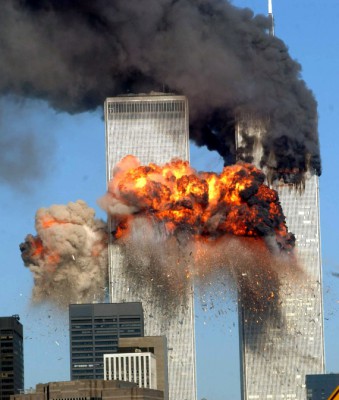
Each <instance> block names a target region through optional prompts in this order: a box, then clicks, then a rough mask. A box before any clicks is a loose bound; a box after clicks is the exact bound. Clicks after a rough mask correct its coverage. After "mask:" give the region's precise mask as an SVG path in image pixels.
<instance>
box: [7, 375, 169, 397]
mask: <svg viewBox="0 0 339 400" xmlns="http://www.w3.org/2000/svg"><path fill="white" fill-rule="evenodd" d="M93 399H95V400H121V399H124V400H163V399H164V395H163V392H162V391H160V390H153V389H146V388H139V387H138V386H137V385H136V384H135V383H131V382H120V381H104V380H101V379H82V380H78V381H67V382H49V383H45V384H41V383H40V384H38V385H36V390H35V392H34V393H27V394H18V395H12V396H11V399H10V400H93Z"/></svg>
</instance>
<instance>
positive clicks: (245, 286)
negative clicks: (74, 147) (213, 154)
mask: <svg viewBox="0 0 339 400" xmlns="http://www.w3.org/2000/svg"><path fill="white" fill-rule="evenodd" d="M131 165H133V168H131ZM264 180H265V177H264V175H263V173H262V172H261V171H260V170H258V169H257V168H255V167H254V166H252V165H249V164H237V165H234V166H232V167H225V168H224V170H223V171H222V173H221V174H214V173H197V172H196V171H195V170H194V169H193V168H191V167H190V166H189V164H188V163H187V162H184V161H180V160H176V161H173V162H171V163H168V164H165V165H164V166H162V167H160V166H158V165H155V164H149V165H147V166H140V164H139V162H138V160H137V159H136V158H135V157H133V156H127V157H125V158H124V159H123V160H122V161H121V162H120V163H119V164H118V165H117V166H116V167H115V170H114V176H113V179H112V180H111V182H109V185H108V192H107V194H106V195H105V196H103V197H102V198H101V199H100V200H99V204H100V205H101V206H102V207H103V208H104V209H105V210H106V211H107V212H108V215H109V217H110V218H111V227H112V229H113V230H112V232H111V234H112V236H113V245H116V246H119V248H120V249H121V252H122V254H123V256H124V263H125V272H126V276H128V279H129V285H130V286H131V287H134V288H135V290H136V291H137V290H138V289H140V288H141V285H142V286H143V287H145V286H148V287H150V288H151V289H152V290H153V293H152V297H154V298H156V299H157V300H156V301H157V302H160V303H161V304H162V306H163V307H167V308H171V309H174V308H175V305H176V304H177V305H178V304H182V301H181V299H182V298H183V296H185V295H187V293H188V291H189V289H190V287H191V285H192V282H193V281H194V282H196V283H201V284H202V285H205V286H206V284H207V285H208V284H209V283H210V282H211V281H212V282H229V281H233V282H235V284H236V286H237V287H238V290H240V291H241V292H242V296H241V299H242V303H241V306H242V307H246V308H247V309H250V310H251V311H253V312H257V313H260V315H259V314H258V315H259V316H258V318H259V317H260V319H261V320H265V318H267V315H272V307H273V308H276V309H277V312H276V313H273V314H274V315H278V314H279V310H278V309H279V289H280V276H282V275H286V274H288V273H290V274H291V275H292V274H293V273H295V271H296V270H297V269H298V268H297V263H296V260H295V258H294V255H293V248H294V241H295V238H294V235H293V234H291V233H289V232H288V229H287V226H286V224H285V217H284V215H283V212H282V209H281V206H280V203H279V199H278V195H277V193H276V192H275V191H274V190H272V189H270V188H269V187H268V186H267V185H265V184H264ZM212 287H215V285H214V284H212ZM209 307H214V304H213V301H212V302H210V304H209ZM206 309H207V306H206ZM268 310H270V311H269V312H268Z"/></svg>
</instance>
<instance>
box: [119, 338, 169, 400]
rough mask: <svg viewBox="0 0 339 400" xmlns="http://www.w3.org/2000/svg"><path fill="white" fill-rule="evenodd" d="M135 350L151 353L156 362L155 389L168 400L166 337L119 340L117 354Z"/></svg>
mask: <svg viewBox="0 0 339 400" xmlns="http://www.w3.org/2000/svg"><path fill="white" fill-rule="evenodd" d="M136 350H140V351H142V352H151V353H152V354H154V356H155V360H156V375H157V389H158V390H162V391H163V392H164V400H168V360H167V339H166V336H144V337H134V338H120V339H119V350H118V352H119V353H132V352H135V351H136Z"/></svg>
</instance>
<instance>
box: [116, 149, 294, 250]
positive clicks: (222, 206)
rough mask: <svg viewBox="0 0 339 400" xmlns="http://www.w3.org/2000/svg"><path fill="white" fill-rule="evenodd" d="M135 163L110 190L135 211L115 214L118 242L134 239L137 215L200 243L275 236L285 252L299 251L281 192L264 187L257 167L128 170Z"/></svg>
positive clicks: (175, 164)
mask: <svg viewBox="0 0 339 400" xmlns="http://www.w3.org/2000/svg"><path fill="white" fill-rule="evenodd" d="M131 159H132V165H134V166H135V165H137V164H136V162H137V161H136V159H135V158H134V157H133V156H127V157H125V158H124V159H123V160H122V161H121V162H120V163H119V164H118V166H117V169H116V173H115V175H114V177H113V180H112V181H111V182H110V184H109V194H110V196H112V197H113V198H114V199H115V201H118V202H120V203H122V204H124V205H126V206H127V207H132V208H133V211H131V213H130V214H129V215H124V216H121V215H115V214H114V213H113V214H112V217H113V220H115V222H116V229H115V230H114V232H113V234H114V236H115V238H117V239H119V238H121V237H123V236H124V235H126V234H127V233H128V230H129V225H130V222H131V221H132V220H133V218H134V215H133V214H138V215H140V214H143V215H144V216H146V217H148V218H152V219H153V220H154V221H158V222H162V223H163V224H164V225H165V226H166V228H167V230H168V232H170V233H175V232H176V231H177V230H188V231H190V232H191V233H192V234H193V235H195V236H196V237H198V238H199V237H201V238H204V237H207V238H216V237H220V236H222V235H224V234H233V235H237V236H251V237H262V236H267V235H271V236H276V238H277V242H278V243H279V244H280V245H282V247H284V246H285V244H286V246H285V247H291V246H293V238H292V235H291V234H289V233H288V230H287V227H286V225H285V217H284V215H283V212H282V208H281V206H280V203H279V199H278V195H277V192H276V191H275V190H273V189H271V188H269V187H268V186H267V185H265V184H264V183H263V182H264V180H265V176H264V174H263V173H262V172H261V171H260V170H258V169H257V168H256V167H254V166H253V165H251V164H237V165H233V166H229V167H225V168H224V169H223V171H222V172H221V174H215V173H210V172H209V173H197V172H196V171H195V170H194V169H192V168H191V167H190V166H189V164H188V162H187V161H181V160H175V161H172V162H170V163H167V164H165V165H164V166H162V167H160V166H158V165H156V164H149V165H147V166H137V167H133V168H131V169H127V170H126V169H124V165H129V164H131ZM135 210H136V211H135Z"/></svg>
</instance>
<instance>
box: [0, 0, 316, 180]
mask: <svg viewBox="0 0 339 400" xmlns="http://www.w3.org/2000/svg"><path fill="white" fill-rule="evenodd" d="M269 24H270V21H269V19H268V18H266V17H264V16H261V15H258V16H254V15H253V12H252V11H250V10H249V9H239V8H236V7H234V6H232V5H231V4H230V3H229V2H227V1H226V0H129V1H125V0H115V1H107V0H96V1H89V0H72V1H66V0H12V1H10V2H4V4H2V10H1V15H0V49H1V59H0V93H1V94H8V93H12V94H15V95H17V96H23V97H32V98H41V99H44V100H46V101H47V102H48V103H49V104H50V105H51V106H52V107H54V108H56V109H58V110H62V111H67V112H69V113H76V112H81V111H86V110H91V109H96V108H97V107H99V106H101V105H102V104H103V101H104V99H105V98H106V97H108V96H114V95H117V94H122V93H129V92H134V93H138V92H149V91H151V90H158V91H159V90H160V91H161V90H163V89H164V88H165V89H167V90H169V91H173V92H176V93H183V94H185V95H187V96H188V99H189V102H190V115H191V121H190V122H191V129H190V133H191V138H192V139H193V140H194V141H195V142H196V143H197V144H198V145H201V146H203V145H206V146H207V147H208V148H209V149H211V150H217V151H218V152H219V153H220V154H221V156H222V157H223V158H224V160H225V163H226V164H229V163H233V162H234V160H235V158H236V150H235V146H234V125H235V120H236V118H237V116H238V115H239V113H240V114H241V113H244V112H245V113H251V114H254V115H256V116H257V117H258V118H261V117H265V118H267V117H268V120H269V127H268V130H267V134H266V135H264V136H263V138H262V145H263V147H264V152H263V157H262V160H261V162H262V166H266V165H267V164H268V163H269V164H270V165H269V167H270V168H271V169H273V176H274V177H275V178H283V179H285V180H287V181H292V182H294V181H296V182H299V181H300V180H302V177H303V174H304V172H305V171H306V170H307V169H309V170H310V171H311V172H312V173H316V174H320V173H321V163H320V155H319V142H318V135H317V105H316V101H315V99H314V97H313V95H312V93H311V91H310V90H309V89H308V88H307V87H306V85H305V82H304V81H303V80H302V79H301V77H300V73H301V67H300V65H299V64H298V63H297V62H296V61H294V60H292V59H291V57H290V55H289V54H288V50H287V48H286V46H285V44H284V43H283V42H282V41H281V40H279V39H278V38H276V37H272V36H270V35H269V34H268V28H269ZM245 147H246V148H248V150H249V151H248V154H246V158H247V161H250V159H251V142H250V140H249V142H248V143H245Z"/></svg>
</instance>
